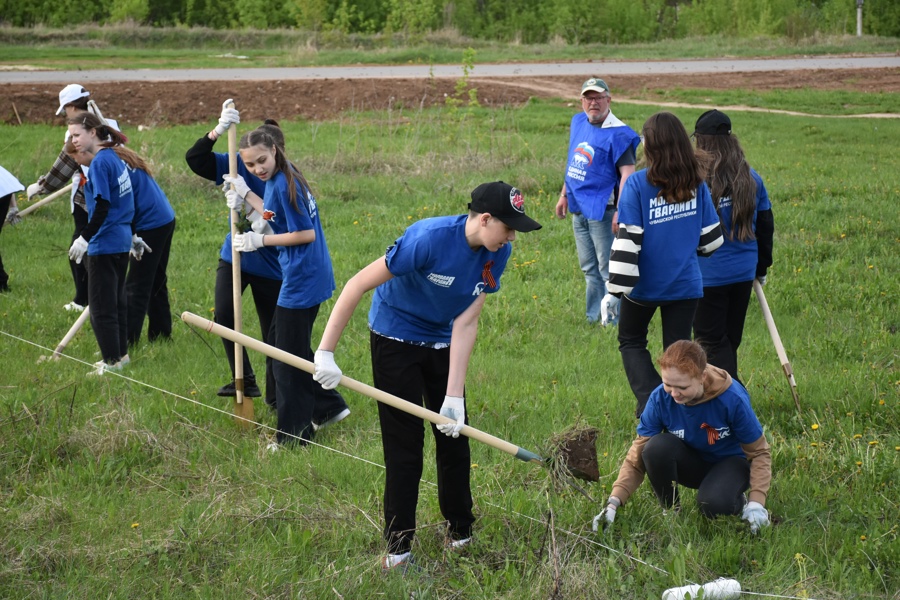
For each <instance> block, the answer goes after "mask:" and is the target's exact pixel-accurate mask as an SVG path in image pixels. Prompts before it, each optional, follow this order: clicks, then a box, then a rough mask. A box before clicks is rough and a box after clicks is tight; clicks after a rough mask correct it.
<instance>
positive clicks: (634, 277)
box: [603, 112, 722, 417]
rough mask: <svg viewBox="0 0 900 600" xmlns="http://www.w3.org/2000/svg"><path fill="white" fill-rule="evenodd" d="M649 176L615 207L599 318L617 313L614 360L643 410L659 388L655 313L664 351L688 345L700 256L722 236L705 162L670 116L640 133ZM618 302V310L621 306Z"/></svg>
mask: <svg viewBox="0 0 900 600" xmlns="http://www.w3.org/2000/svg"><path fill="white" fill-rule="evenodd" d="M642 137H643V146H644V160H645V162H646V165H647V168H645V169H642V170H640V171H638V172H637V173H635V174H634V175H632V176H631V177H629V178H628V181H627V182H626V183H625V188H624V190H623V191H622V196H621V198H620V199H619V230H618V233H617V235H616V240H615V242H613V249H612V257H611V259H610V279H609V291H610V295H608V296H607V297H606V298H604V303H603V304H604V310H611V311H616V310H618V312H619V332H618V333H619V336H618V337H619V352H620V353H621V355H622V363H623V365H624V367H625V375H626V376H627V377H628V383H629V384H630V386H631V390H632V392H633V393H634V396H635V399H636V400H637V408H636V411H635V414H636V415H637V416H638V417H639V416H640V415H641V412H642V411H643V410H644V406H645V405H646V403H647V399H648V398H649V397H650V393H651V392H652V391H653V390H654V389H656V388H657V387H658V386H659V384H660V383H661V379H660V376H659V373H658V372H657V371H656V369H655V368H654V366H653V359H652V358H651V356H650V352H649V351H648V350H647V331H648V325H649V323H650V320H651V319H652V318H653V315H654V313H655V312H656V309H659V310H660V312H661V315H662V337H663V348H664V349H665V348H667V347H669V345H670V344H672V343H673V342H675V341H676V340H684V339H690V338H691V324H692V323H693V320H694V310H695V309H696V307H697V301H698V300H699V299H700V297H701V296H702V295H703V279H702V277H701V275H700V266H699V264H698V259H697V256H698V254H699V255H700V256H707V255H709V254H711V253H712V252H713V251H715V249H716V248H718V247H719V246H721V245H722V232H721V227H720V225H719V218H718V216H717V215H716V209H715V207H714V206H713V204H712V199H711V198H710V195H709V189H708V188H707V187H706V183H704V181H703V180H704V177H705V176H706V170H705V168H704V160H703V157H702V156H698V155H697V154H695V152H694V148H693V147H692V146H691V140H690V138H688V134H687V131H685V129H684V126H683V125H682V124H681V121H679V120H678V118H677V117H675V115H673V114H671V113H668V112H660V113H656V114H655V115H652V116H651V117H650V118H649V119H647V121H646V122H645V123H644V127H643V130H642ZM620 297H621V302H620V301H619V298H620Z"/></svg>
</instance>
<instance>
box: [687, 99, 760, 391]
mask: <svg viewBox="0 0 900 600" xmlns="http://www.w3.org/2000/svg"><path fill="white" fill-rule="evenodd" d="M694 140H695V141H696V143H697V148H699V149H700V150H703V151H704V152H705V153H707V154H708V155H709V156H710V158H711V161H712V166H711V168H710V170H709V174H708V175H707V177H706V182H707V185H708V186H709V189H710V193H711V194H712V200H713V204H714V205H715V206H716V211H718V213H719V220H720V221H721V222H722V230H723V233H724V239H725V242H724V243H723V244H722V247H721V248H719V250H718V251H717V252H716V253H715V254H714V255H713V256H711V257H710V258H709V260H702V261H700V271H701V273H702V274H703V298H701V299H700V303H699V305H698V307H697V313H696V315H695V316H694V339H696V340H697V341H698V342H699V343H700V344H701V345H702V346H703V347H704V349H705V350H706V354H707V357H708V359H709V362H710V363H711V364H714V365H716V366H717V367H721V368H723V369H725V370H726V371H728V373H729V374H730V375H731V376H732V377H734V378H735V379H739V378H738V363H737V350H738V346H740V345H741V339H742V338H743V336H744V319H745V318H746V316H747V306H748V304H749V303H750V293H751V290H752V289H753V280H754V278H755V279H759V281H760V283H762V284H764V283H765V281H766V270H767V269H768V268H769V267H770V266H771V265H772V237H773V233H774V231H775V220H774V219H773V217H772V204H771V202H769V194H768V192H767V191H766V186H765V185H764V184H763V180H762V177H760V176H759V174H758V173H757V172H756V171H754V170H753V169H752V168H751V167H750V165H749V164H748V163H747V159H746V158H745V157H744V150H743V148H741V144H740V142H739V141H738V139H737V136H735V135H734V133H732V131H731V119H729V118H728V115H726V114H725V113H723V112H720V111H718V110H709V111H706V112H705V113H703V114H702V115H700V118H699V119H697V124H696V125H695V126H694Z"/></svg>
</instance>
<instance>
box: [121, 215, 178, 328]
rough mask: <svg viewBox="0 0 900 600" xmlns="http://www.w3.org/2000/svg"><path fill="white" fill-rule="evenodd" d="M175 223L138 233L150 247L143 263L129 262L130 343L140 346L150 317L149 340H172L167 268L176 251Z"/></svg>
mask: <svg viewBox="0 0 900 600" xmlns="http://www.w3.org/2000/svg"><path fill="white" fill-rule="evenodd" d="M173 233H175V220H174V219H173V220H172V222H171V223H167V224H165V225H163V226H162V227H157V228H155V229H150V230H146V231H138V232H137V235H138V237H140V238H141V239H142V240H144V243H145V244H147V245H148V246H150V250H151V251H150V252H144V255H143V257H142V258H141V260H135V259H134V258H133V257H132V258H130V259H129V261H128V278H127V279H126V280H125V293H126V295H127V296H128V344H129V345H133V344H137V343H138V340H140V339H141V330H142V329H143V328H144V317H147V320H148V321H149V324H148V326H147V338H148V339H149V340H150V341H151V342H152V341H154V340H155V339H156V338H159V337H162V338H165V339H169V338H171V337H172V310H171V308H170V306H169V288H168V286H167V283H168V281H169V279H168V276H167V275H166V269H167V268H168V266H169V251H170V250H171V248H172V234H173Z"/></svg>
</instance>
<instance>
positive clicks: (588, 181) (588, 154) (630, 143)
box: [566, 112, 641, 221]
mask: <svg viewBox="0 0 900 600" xmlns="http://www.w3.org/2000/svg"><path fill="white" fill-rule="evenodd" d="M569 131H570V133H569V161H568V164H567V167H566V195H567V196H568V199H569V212H572V213H581V214H582V215H584V217H586V218H588V219H592V220H595V221H600V220H602V219H603V216H604V213H605V212H606V206H607V204H608V203H609V199H610V196H611V195H612V193H613V189H614V188H615V186H616V184H617V183H618V181H619V172H618V169H617V168H616V162H618V160H619V158H620V157H621V156H622V155H623V154H624V153H625V152H626V151H627V150H628V149H629V148H631V149H632V152H633V151H636V150H637V147H638V144H640V143H641V138H640V136H639V135H638V134H636V133H635V132H634V130H633V129H631V127H628V126H627V125H625V124H624V123H622V122H621V121H619V120H618V119H617V118H616V117H614V116H613V115H612V113H610V114H609V115H608V116H607V118H606V120H604V122H603V125H602V126H601V125H591V123H590V121H588V118H587V115H586V114H584V113H583V112H580V113H578V114H576V115H575V116H574V117H572V124H571V126H570V129H569Z"/></svg>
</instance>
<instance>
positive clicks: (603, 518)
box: [591, 498, 621, 531]
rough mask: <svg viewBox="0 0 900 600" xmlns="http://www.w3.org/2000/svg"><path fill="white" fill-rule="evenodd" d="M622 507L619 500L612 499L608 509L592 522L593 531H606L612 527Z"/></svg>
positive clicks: (607, 506)
mask: <svg viewBox="0 0 900 600" xmlns="http://www.w3.org/2000/svg"><path fill="white" fill-rule="evenodd" d="M619 506H621V503H619V501H618V499H617V498H610V499H609V501H608V504H607V505H606V508H604V509H603V510H602V511H600V514H598V515H597V516H596V517H594V520H593V521H592V522H591V529H593V530H594V531H598V530H599V529H601V528H602V529H604V530H605V529H606V528H607V527H609V526H610V525H612V524H613V521H615V520H616V511H617V510H618V509H619Z"/></svg>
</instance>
